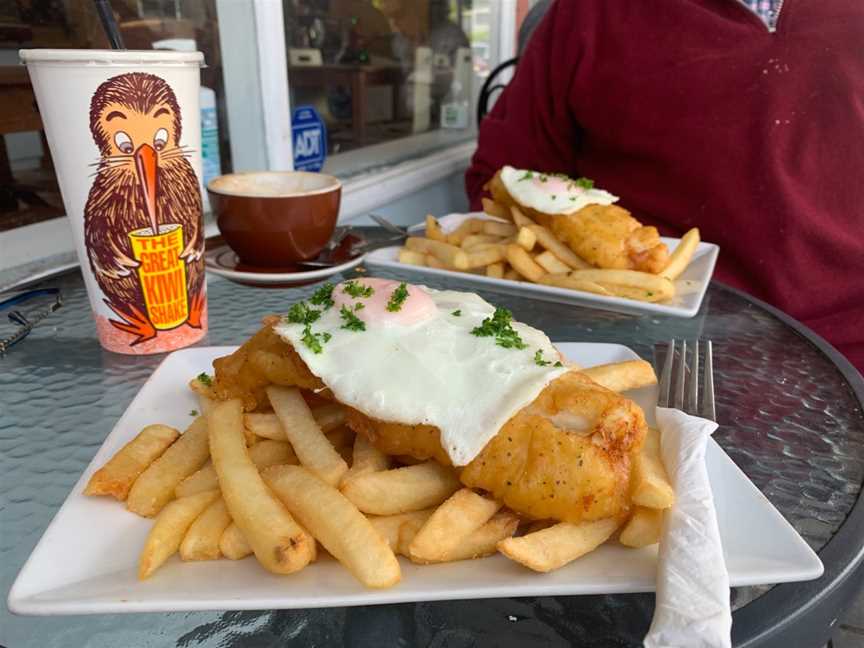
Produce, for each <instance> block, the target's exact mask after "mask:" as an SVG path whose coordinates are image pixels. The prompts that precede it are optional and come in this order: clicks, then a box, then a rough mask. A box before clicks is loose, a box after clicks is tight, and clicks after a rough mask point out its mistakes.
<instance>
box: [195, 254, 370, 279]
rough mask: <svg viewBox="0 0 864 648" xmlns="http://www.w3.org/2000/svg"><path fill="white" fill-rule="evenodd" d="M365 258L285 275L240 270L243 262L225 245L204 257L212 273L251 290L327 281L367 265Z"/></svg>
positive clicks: (257, 269) (285, 273)
mask: <svg viewBox="0 0 864 648" xmlns="http://www.w3.org/2000/svg"><path fill="white" fill-rule="evenodd" d="M363 257H364V255H362V254H361V255H359V256H356V257H354V258H353V259H349V260H348V261H345V262H344V263H341V264H339V265H334V266H329V267H327V268H316V269H314V270H313V269H310V270H298V271H283V270H281V269H278V268H274V269H270V268H260V267H250V266H245V267H246V268H248V269H244V270H238V269H237V268H238V267H243V266H242V264H241V263H240V259H239V258H238V257H237V255H236V254H235V253H234V252H233V251H232V250H231V248H229V247H228V246H227V245H222V246H220V247H218V248H215V249H213V250H208V251H207V252H206V253H205V254H204V264H205V265H206V267H207V271H208V272H212V273H213V274H215V275H219V276H220V277H225V278H226V279H230V280H231V281H235V282H237V283H240V284H245V285H247V286H272V287H277V286H282V287H285V286H300V285H303V284H308V283H312V282H313V281H318V280H319V279H324V278H326V277H329V276H331V275H334V274H338V273H340V272H344V271H345V270H350V269H351V268H353V267H355V266H357V265H359V264H360V263H361V262H362V261H363Z"/></svg>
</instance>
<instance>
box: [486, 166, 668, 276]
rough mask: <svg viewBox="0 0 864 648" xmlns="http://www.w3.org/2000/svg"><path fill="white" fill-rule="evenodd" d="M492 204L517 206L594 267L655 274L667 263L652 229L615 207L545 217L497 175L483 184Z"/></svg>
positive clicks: (593, 207)
mask: <svg viewBox="0 0 864 648" xmlns="http://www.w3.org/2000/svg"><path fill="white" fill-rule="evenodd" d="M487 188H488V190H489V192H490V193H491V194H492V198H493V199H494V200H495V202H496V203H498V204H500V205H504V206H505V207H517V208H519V209H520V210H521V211H522V212H524V213H525V214H526V215H527V216H529V217H530V218H532V219H533V220H535V221H537V222H538V223H540V224H541V225H543V226H544V227H548V228H549V229H551V230H552V232H553V233H554V234H555V236H557V237H558V238H559V239H561V240H562V241H563V242H564V243H566V244H567V245H568V246H569V247H570V248H571V249H572V250H573V251H574V252H575V253H576V254H578V255H579V256H580V257H581V258H583V259H584V260H585V261H587V262H588V263H590V264H591V265H593V266H596V267H598V268H609V269H614V270H641V271H643V272H651V273H653V274H657V273H659V272H661V271H662V270H663V269H664V268H665V267H666V265H667V264H668V263H669V250H668V248H667V247H666V244H665V243H663V242H662V241H661V240H660V234H659V232H658V231H657V228H656V227H651V226H645V225H642V223H640V222H639V221H638V220H636V219H635V218H633V216H632V215H631V214H630V212H628V211H627V210H626V209H624V208H622V207H618V206H617V205H588V206H587V207H583V208H582V209H580V210H579V211H576V212H573V213H571V214H555V215H552V214H545V213H543V212H540V211H537V210H536V209H531V208H530V207H525V206H524V205H521V204H519V203H518V202H517V201H516V200H515V199H514V198H513V197H512V196H511V195H510V193H509V192H508V191H507V187H505V186H504V183H503V181H502V180H501V172H500V171H498V173H496V174H495V176H494V177H493V178H492V179H491V180H490V181H489V184H488V185H487Z"/></svg>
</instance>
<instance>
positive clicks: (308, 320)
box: [285, 283, 333, 353]
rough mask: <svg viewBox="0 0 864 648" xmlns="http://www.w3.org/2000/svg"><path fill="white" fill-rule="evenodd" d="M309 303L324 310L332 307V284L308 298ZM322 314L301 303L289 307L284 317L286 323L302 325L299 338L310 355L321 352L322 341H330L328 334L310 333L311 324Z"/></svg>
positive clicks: (326, 285)
mask: <svg viewBox="0 0 864 648" xmlns="http://www.w3.org/2000/svg"><path fill="white" fill-rule="evenodd" d="M309 302H311V303H313V304H315V305H316V306H323V307H324V308H325V309H327V308H330V307H331V306H333V284H331V283H326V284H324V285H323V286H321V287H320V288H319V289H318V290H316V291H315V292H314V293H313V294H312V297H310V298H309ZM323 312H324V311H321V310H316V309H315V308H311V307H310V306H309V304H308V303H306V302H302V301H301V302H297V303H296V304H294V305H293V306H291V308H289V309H288V314H287V315H286V316H285V319H286V320H287V321H288V322H290V323H292V324H302V325H303V335H302V336H301V338H300V341H301V342H303V344H304V345H306V347H307V348H308V349H309V350H310V351H312V353H321V351H322V350H323V349H322V347H321V341H322V340H323V341H324V342H329V341H330V337H331V336H330V334H329V333H314V332H313V331H312V324H313V323H314V322H317V321H318V319H319V318H320V317H321V313H323Z"/></svg>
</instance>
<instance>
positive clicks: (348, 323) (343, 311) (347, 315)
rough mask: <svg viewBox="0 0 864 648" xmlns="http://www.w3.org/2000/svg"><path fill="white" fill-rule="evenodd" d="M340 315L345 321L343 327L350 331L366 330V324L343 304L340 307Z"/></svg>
mask: <svg viewBox="0 0 864 648" xmlns="http://www.w3.org/2000/svg"><path fill="white" fill-rule="evenodd" d="M339 315H340V316H341V317H342V321H343V322H345V323H344V324H343V325H342V328H343V329H348V330H349V331H365V330H366V324H365V323H364V322H363V320H361V319H360V318H359V317H357V316H356V315H355V314H354V313H353V312H352V311H351V310H350V309H349V308H348V307H346V306H342V308H340V309H339Z"/></svg>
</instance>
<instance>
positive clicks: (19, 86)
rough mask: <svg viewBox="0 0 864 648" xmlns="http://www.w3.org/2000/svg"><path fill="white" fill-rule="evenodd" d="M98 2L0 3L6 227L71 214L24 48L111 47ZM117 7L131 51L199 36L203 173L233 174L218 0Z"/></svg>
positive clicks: (1, 178) (0, 197)
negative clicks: (21, 58) (23, 59)
mask: <svg viewBox="0 0 864 648" xmlns="http://www.w3.org/2000/svg"><path fill="white" fill-rule="evenodd" d="M94 6H95V3H94V2H57V1H56V0H30V1H28V2H0V231H3V230H8V229H12V228H14V227H19V226H21V225H29V224H32V223H36V222H39V221H43V220H47V219H50V218H57V217H60V216H63V215H64V213H65V212H64V209H63V201H62V199H61V197H60V191H59V189H58V187H57V181H56V179H55V176H54V171H53V165H52V162H51V155H50V153H49V151H48V146H47V143H46V141H45V136H44V134H43V133H42V131H41V127H42V124H41V121H40V119H39V114H38V112H37V111H36V108H35V106H36V103H35V99H34V97H33V91H32V88H31V87H30V81H29V79H28V77H27V71H26V69H25V68H24V66H23V65H20V63H19V60H18V50H19V49H29V48H61V49H72V48H74V49H107V48H108V41H107V39H106V37H105V35H104V33H103V32H102V28H101V25H100V23H99V19H98V17H97V15H96V11H95V9H94ZM111 6H112V9H113V10H114V15H115V17H116V19H117V22H118V24H119V26H120V30H121V33H122V34H123V38H124V41H125V44H126V47H127V48H128V49H153V48H154V47H156V48H158V47H163V48H168V49H172V48H181V47H188V46H189V44H190V43H189V41H194V46H196V47H197V49H199V50H201V51H202V52H204V60H205V62H206V64H207V67H205V68H203V69H202V70H201V85H202V87H203V88H207V89H208V90H202V129H203V130H204V132H202V146H203V149H204V150H203V154H204V160H203V161H204V167H205V171H204V173H205V177H209V175H210V174H212V173H214V172H218V169H219V168H220V167H221V169H222V172H225V171H230V170H231V159H230V156H231V152H230V149H229V146H228V122H227V118H226V117H227V113H226V110H225V101H224V91H223V88H224V85H223V81H222V65H221V55H220V52H219V33H218V24H217V20H216V6H215V0H183V1H181V0H112V2H111ZM178 40H180V41H184V42H179V43H178ZM211 91H212V92H211ZM211 105H212V108H215V115H214V110H212V109H209V107H210V106H211ZM214 128H215V129H218V132H214ZM217 149H218V150H217ZM208 169H209V171H210V173H208Z"/></svg>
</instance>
